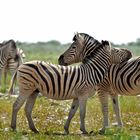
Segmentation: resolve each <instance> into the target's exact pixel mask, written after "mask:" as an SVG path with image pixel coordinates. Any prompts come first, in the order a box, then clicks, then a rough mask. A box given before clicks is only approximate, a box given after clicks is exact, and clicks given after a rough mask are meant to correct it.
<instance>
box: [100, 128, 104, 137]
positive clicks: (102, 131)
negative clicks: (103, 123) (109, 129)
mask: <svg viewBox="0 0 140 140" xmlns="http://www.w3.org/2000/svg"><path fill="white" fill-rule="evenodd" d="M99 134H100V135H103V134H105V128H104V127H103V128H101V129H100V130H99Z"/></svg>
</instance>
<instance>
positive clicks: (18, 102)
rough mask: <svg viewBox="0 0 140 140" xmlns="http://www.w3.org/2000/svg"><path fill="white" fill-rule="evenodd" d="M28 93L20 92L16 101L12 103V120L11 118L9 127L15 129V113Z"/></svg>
mask: <svg viewBox="0 0 140 140" xmlns="http://www.w3.org/2000/svg"><path fill="white" fill-rule="evenodd" d="M28 96H29V95H28V94H20V95H19V96H18V97H17V99H16V101H15V102H14V104H13V111H12V120H11V128H12V129H13V130H14V131H15V130H16V120H17V113H18V111H19V109H20V108H21V106H22V105H23V103H24V102H25V100H26V99H27V98H28Z"/></svg>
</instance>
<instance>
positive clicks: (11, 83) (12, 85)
mask: <svg viewBox="0 0 140 140" xmlns="http://www.w3.org/2000/svg"><path fill="white" fill-rule="evenodd" d="M16 77H17V70H16V71H15V73H14V75H13V76H12V79H11V81H10V86H9V89H8V95H9V97H10V96H11V95H12V94H13V92H14V84H15V82H16Z"/></svg>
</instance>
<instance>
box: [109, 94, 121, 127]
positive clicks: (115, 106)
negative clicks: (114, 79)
mask: <svg viewBox="0 0 140 140" xmlns="http://www.w3.org/2000/svg"><path fill="white" fill-rule="evenodd" d="M111 98H112V103H113V109H114V111H115V114H116V119H117V123H118V126H120V127H122V126H123V123H122V119H121V113H120V106H119V98H118V95H115V96H111Z"/></svg>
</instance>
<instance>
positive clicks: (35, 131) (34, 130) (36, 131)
mask: <svg viewBox="0 0 140 140" xmlns="http://www.w3.org/2000/svg"><path fill="white" fill-rule="evenodd" d="M31 130H32V131H33V132H34V133H36V134H38V133H39V131H38V130H37V129H31Z"/></svg>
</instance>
